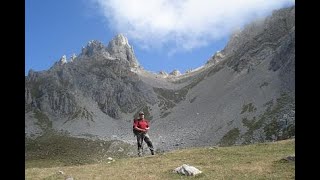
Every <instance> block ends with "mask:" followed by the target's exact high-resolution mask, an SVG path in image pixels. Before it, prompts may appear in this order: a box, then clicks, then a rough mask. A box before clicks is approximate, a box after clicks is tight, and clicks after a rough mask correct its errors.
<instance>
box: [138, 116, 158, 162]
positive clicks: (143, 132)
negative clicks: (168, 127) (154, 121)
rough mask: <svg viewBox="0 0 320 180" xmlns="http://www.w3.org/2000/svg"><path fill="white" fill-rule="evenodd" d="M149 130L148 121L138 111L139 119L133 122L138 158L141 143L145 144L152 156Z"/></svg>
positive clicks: (152, 149) (140, 151)
mask: <svg viewBox="0 0 320 180" xmlns="http://www.w3.org/2000/svg"><path fill="white" fill-rule="evenodd" d="M149 128H150V127H149V121H148V120H147V119H144V113H143V112H142V111H140V112H139V118H138V119H135V120H134V121H133V129H134V130H135V132H136V133H135V135H136V136H137V144H138V156H141V153H142V143H143V141H145V142H146V143H147V145H148V147H149V149H150V151H151V154H152V155H154V148H153V145H152V142H151V140H150V137H149V135H148V130H149Z"/></svg>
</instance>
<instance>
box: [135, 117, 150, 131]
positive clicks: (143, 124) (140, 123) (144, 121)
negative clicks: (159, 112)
mask: <svg viewBox="0 0 320 180" xmlns="http://www.w3.org/2000/svg"><path fill="white" fill-rule="evenodd" d="M133 127H134V128H136V127H138V128H140V129H146V128H148V127H149V121H148V120H147V119H141V120H140V119H135V120H134V121H133Z"/></svg>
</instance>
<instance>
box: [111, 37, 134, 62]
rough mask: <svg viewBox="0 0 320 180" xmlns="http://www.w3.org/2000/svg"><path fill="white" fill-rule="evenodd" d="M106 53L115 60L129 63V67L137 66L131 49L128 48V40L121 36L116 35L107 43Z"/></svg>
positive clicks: (130, 47)
mask: <svg viewBox="0 0 320 180" xmlns="http://www.w3.org/2000/svg"><path fill="white" fill-rule="evenodd" d="M108 52H109V53H110V55H111V56H113V57H115V58H118V59H120V60H127V61H129V64H130V66H131V67H134V68H136V67H138V66H139V63H138V61H137V59H136V57H135V55H134V51H133V47H132V46H130V44H129V42H128V39H127V38H126V37H125V36H124V35H122V34H118V35H117V36H115V37H114V38H113V39H112V40H111V41H110V42H109V44H108Z"/></svg>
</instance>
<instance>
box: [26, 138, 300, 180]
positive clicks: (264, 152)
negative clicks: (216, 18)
mask: <svg viewBox="0 0 320 180" xmlns="http://www.w3.org/2000/svg"><path fill="white" fill-rule="evenodd" d="M293 154H295V141H294V139H291V140H284V141H277V142H273V143H271V142H270V143H260V144H252V145H243V146H230V147H215V148H210V147H203V148H189V149H183V150H176V151H172V152H168V153H161V154H156V155H155V156H149V155H148V156H144V157H134V158H123V159H115V161H114V162H111V163H107V162H101V163H96V164H87V165H77V166H59V165H57V166H55V167H50V168H45V167H38V168H28V167H26V169H25V177H26V179H35V180H37V179H66V177H73V178H74V179H77V180H82V179H83V180H87V179H110V180H113V179H114V180H119V179H143V180H154V179H155V180H157V179H159V180H160V179H161V180H162V179H203V180H207V179H237V180H242V179H295V163H294V162H285V161H283V160H281V159H282V158H285V157H287V156H289V155H293ZM182 164H189V165H192V166H194V167H196V168H198V169H199V170H201V171H202V174H200V175H198V176H195V177H185V176H183V175H179V174H176V173H174V172H173V170H174V169H175V168H177V167H179V166H181V165H182ZM59 171H63V172H64V174H63V175H62V174H59V173H58V172H59Z"/></svg>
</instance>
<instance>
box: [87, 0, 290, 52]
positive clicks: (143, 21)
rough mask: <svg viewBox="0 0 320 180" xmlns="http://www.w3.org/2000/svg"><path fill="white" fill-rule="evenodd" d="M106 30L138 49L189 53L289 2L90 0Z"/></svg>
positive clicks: (243, 0)
mask: <svg viewBox="0 0 320 180" xmlns="http://www.w3.org/2000/svg"><path fill="white" fill-rule="evenodd" d="M93 1H94V2H97V4H98V6H99V8H100V10H102V13H103V14H104V16H105V17H106V18H107V20H108V22H109V27H111V28H114V30H116V31H117V32H121V33H124V34H125V35H126V36H128V38H129V40H130V41H136V42H137V44H140V45H141V47H145V48H161V47H163V46H167V45H169V44H170V46H172V45H173V46H172V49H171V53H174V52H177V51H181V50H191V49H193V48H198V47H202V46H205V45H207V44H208V43H212V42H214V41H215V40H219V39H220V38H223V37H226V36H228V35H229V34H230V33H231V31H232V30H233V29H235V28H239V27H241V26H243V24H244V23H246V22H247V21H248V20H252V19H254V18H256V17H261V16H263V15H265V14H266V13H269V12H271V11H272V10H274V9H278V8H281V7H283V6H284V5H287V4H294V1H292V0H175V1H171V0H93Z"/></svg>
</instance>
